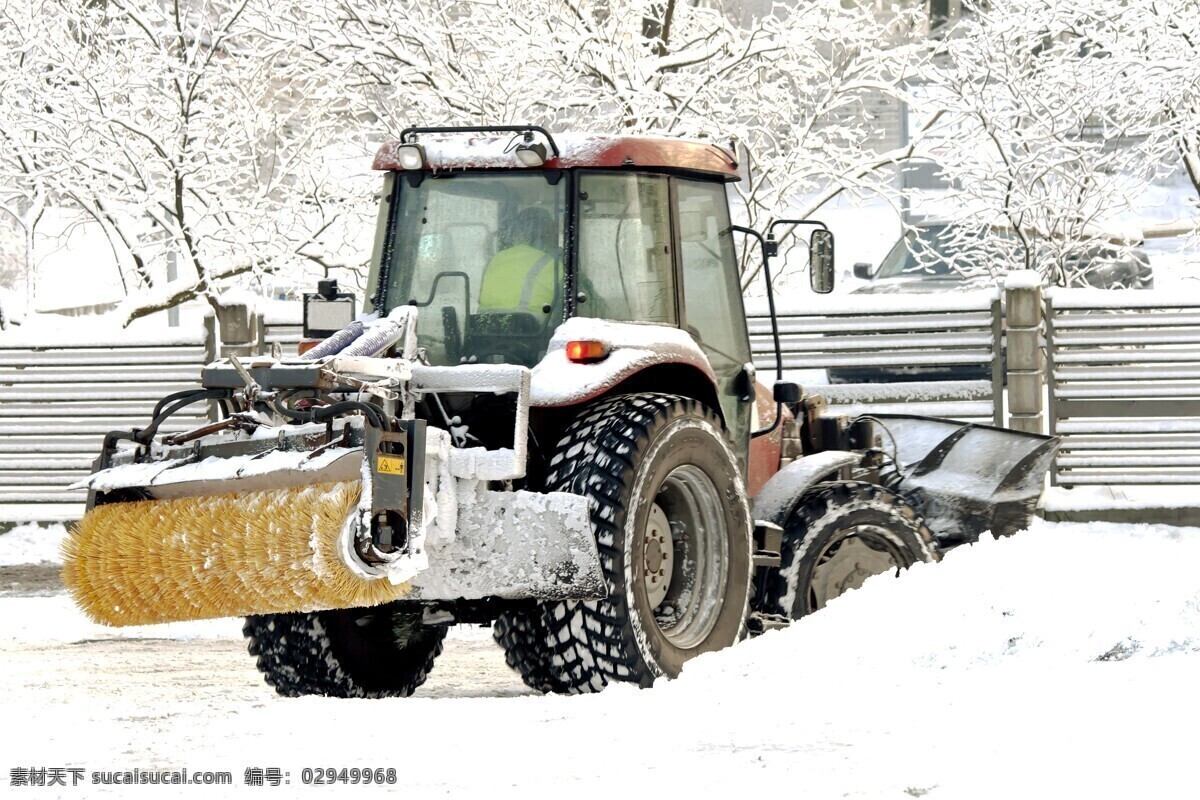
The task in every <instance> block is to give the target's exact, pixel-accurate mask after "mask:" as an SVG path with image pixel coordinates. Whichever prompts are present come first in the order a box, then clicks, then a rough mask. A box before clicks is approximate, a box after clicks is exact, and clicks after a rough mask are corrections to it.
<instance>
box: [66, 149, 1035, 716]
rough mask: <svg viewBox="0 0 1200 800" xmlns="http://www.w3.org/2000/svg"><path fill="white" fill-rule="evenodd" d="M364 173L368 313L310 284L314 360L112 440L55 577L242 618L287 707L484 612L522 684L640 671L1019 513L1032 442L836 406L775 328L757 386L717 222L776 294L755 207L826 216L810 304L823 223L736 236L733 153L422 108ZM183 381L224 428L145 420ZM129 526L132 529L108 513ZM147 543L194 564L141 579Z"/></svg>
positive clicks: (767, 240)
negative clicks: (763, 214)
mask: <svg viewBox="0 0 1200 800" xmlns="http://www.w3.org/2000/svg"><path fill="white" fill-rule="evenodd" d="M375 168H376V169H379V170H381V171H383V172H384V189H383V195H382V198H383V199H382V203H381V205H380V212H379V225H378V235H377V238H376V251H375V257H374V260H373V262H372V268H371V273H370V281H369V286H370V297H369V298H368V301H367V306H366V309H365V314H363V315H361V316H359V318H358V319H352V318H351V315H350V314H348V313H347V314H346V317H345V318H344V319H340V320H338V319H337V317H338V309H342V310H343V311H345V310H346V309H347V306H346V305H345V304H344V303H342V304H341V305H339V303H338V301H339V297H338V296H337V295H336V293H335V292H333V291H331V287H326V291H325V292H324V294H323V295H313V296H309V298H307V304H306V306H307V308H306V313H307V325H308V326H309V327H310V328H312V329H313V330H317V331H320V332H321V333H322V334H324V335H325V336H326V338H325V339H324V340H323V341H321V342H320V344H318V345H317V346H316V347H315V348H314V349H312V350H309V351H308V352H306V353H304V354H303V355H302V356H300V357H299V358H286V359H280V358H269V357H266V356H259V357H256V358H249V359H236V358H228V359H224V360H222V361H219V362H217V363H214V364H212V365H209V366H208V367H207V368H206V369H205V370H204V373H203V385H204V388H203V389H200V390H196V391H195V392H194V393H192V394H187V395H183V396H180V397H176V398H174V399H168V401H164V403H165V405H162V406H161V407H160V409H159V412H158V413H157V414H156V417H155V420H154V421H153V422H152V423H151V425H150V426H149V427H148V428H146V429H142V430H138V431H134V432H123V433H114V434H111V435H110V437H109V439H108V440H107V441H106V446H105V450H104V453H103V454H102V456H101V459H100V461H99V462H98V463H97V471H96V473H95V474H93V476H92V477H91V479H90V483H89V485H90V488H91V510H90V511H89V514H88V517H87V518H85V520H84V522H83V523H82V524H81V526H80V527H79V529H78V530H77V532H76V534H75V537H74V539H75V544H74V548H75V553H74V554H73V557H72V559H71V560H70V561H69V563H68V565H67V570H66V573H67V579H68V584H69V585H70V586H71V587H72V589H73V591H74V592H75V593H76V596H77V597H78V598H79V600H80V602H81V603H82V604H83V605H84V606H85V608H87V609H88V611H89V613H91V614H92V615H93V616H94V617H96V618H98V619H103V620H105V621H108V622H111V623H113V624H125V623H129V622H145V621H151V620H153V619H156V618H163V619H166V618H193V617H198V616H220V615H244V616H246V617H247V620H246V626H245V631H246V634H247V636H248V637H249V639H250V650H251V652H252V653H253V654H255V655H257V656H258V663H259V667H260V668H261V669H262V671H263V672H264V673H265V674H266V677H267V680H268V682H269V683H271V684H273V685H274V686H275V687H276V688H277V689H278V691H279V692H281V693H283V694H286V695H302V694H313V693H316V694H331V695H341V696H388V695H408V694H411V693H412V691H413V690H414V689H415V688H416V687H417V686H419V685H420V683H421V682H422V681H423V680H424V678H425V676H426V674H427V672H428V671H429V669H430V667H431V666H432V664H433V660H434V658H435V657H436V656H437V655H438V653H440V652H441V646H442V640H443V638H444V636H445V632H446V628H447V626H449V625H451V624H455V623H483V624H488V623H491V624H494V626H495V627H494V630H495V637H496V640H497V641H498V642H499V643H500V644H501V645H502V646H503V648H504V650H505V653H506V657H507V660H508V663H509V664H510V665H511V666H512V667H513V668H514V669H516V670H517V671H518V672H520V674H521V676H522V677H523V678H524V680H525V681H526V683H528V684H529V685H530V686H533V687H535V688H537V689H539V690H542V691H554V692H581V691H594V690H598V689H601V688H603V687H604V686H605V685H606V684H607V683H609V682H610V681H630V682H634V683H637V684H640V685H642V686H649V685H651V684H652V683H653V682H654V681H655V680H656V679H657V678H659V677H663V676H667V677H673V676H676V675H678V674H679V673H680V671H681V670H682V669H683V667H684V664H685V662H687V661H688V660H689V659H691V658H693V657H695V656H697V655H699V654H701V653H706V652H710V651H713V650H718V649H720V648H724V647H728V646H729V645H732V644H734V643H735V642H737V641H739V640H740V639H742V638H744V637H745V636H747V635H748V634H751V633H755V632H759V631H762V630H764V629H767V628H770V627H778V626H782V625H786V624H787V622H788V621H789V620H791V619H795V618H797V617H800V616H803V615H804V614H808V613H810V612H812V611H814V610H817V609H819V608H821V607H822V606H824V605H825V604H826V603H827V602H829V601H830V600H831V599H833V598H834V597H836V596H838V595H839V594H841V593H843V592H845V591H847V590H850V589H853V588H856V587H858V586H859V585H861V583H862V582H863V580H864V579H865V578H867V577H868V576H870V575H875V574H879V573H883V572H889V571H892V572H894V571H897V570H898V569H901V568H905V567H908V566H910V565H911V564H913V563H914V562H917V561H929V560H934V559H936V558H938V556H939V553H940V552H941V551H942V550H944V549H945V548H947V547H950V546H953V545H955V544H958V543H961V542H964V541H969V540H971V539H973V538H975V537H977V536H978V535H979V534H980V533H981V532H983V531H987V530H990V531H992V532H993V533H995V534H997V535H999V534H1002V533H1010V532H1012V531H1015V530H1018V529H1020V528H1022V527H1024V526H1025V525H1026V524H1028V520H1029V516H1030V514H1031V512H1032V509H1033V505H1034V503H1035V502H1036V500H1037V497H1038V496H1039V495H1040V492H1041V487H1042V482H1043V477H1044V474H1045V470H1046V468H1047V467H1048V464H1049V461H1050V459H1051V457H1052V456H1053V452H1054V448H1055V446H1056V442H1055V441H1054V440H1053V439H1050V438H1047V437H1039V436H1033V435H1027V434H1019V433H1014V432H1010V431H1004V430H1000V429H995V428H988V427H985V426H976V425H967V424H962V423H957V422H951V421H947V420H935V419H928V418H920V417H909V416H884V415H874V416H862V417H857V418H849V417H844V416H834V415H829V414H827V413H825V406H824V403H823V402H822V401H821V399H820V398H819V397H814V396H809V397H805V396H803V395H802V392H801V390H800V388H799V387H798V386H796V385H795V384H792V383H787V382H784V381H783V380H782V377H783V376H782V371H781V370H780V369H779V368H778V365H779V364H780V359H779V357H778V347H779V335H778V332H777V331H776V333H775V337H774V341H775V347H776V366H777V373H778V374H777V378H779V380H778V381H777V382H776V383H775V386H774V390H773V391H772V390H769V389H765V388H763V387H762V385H761V384H759V382H758V380H757V375H756V371H755V367H754V365H753V363H752V357H751V348H750V340H749V337H748V335H747V328H746V317H745V312H744V309H743V305H742V294H741V291H740V285H739V270H738V263H739V262H738V256H737V250H736V243H735V234H739V233H740V234H742V235H746V236H749V237H751V238H750V239H749V240H747V241H749V242H750V243H751V244H752V245H756V246H757V247H758V249H759V252H760V253H761V256H762V258H763V267H764V274H765V275H766V276H767V292H768V298H770V296H771V294H770V292H771V288H770V279H769V260H770V258H771V257H772V256H774V255H775V251H776V249H777V245H776V243H775V240H774V237H772V236H771V235H770V233H769V232H770V231H771V230H773V229H774V228H775V226H776V225H779V224H788V225H789V226H793V227H795V226H798V225H807V226H808V227H810V228H811V229H813V232H812V234H811V239H810V242H809V247H810V271H811V277H812V285H813V288H814V289H815V290H816V291H818V292H827V291H829V290H830V289H831V288H832V282H833V241H832V236H831V235H830V234H829V232H828V231H827V230H825V229H824V227H823V226H821V225H820V224H819V223H808V222H806V221H796V220H790V221H788V220H784V221H780V222H777V223H773V224H772V226H770V228H768V235H767V236H766V237H763V236H761V235H760V234H758V233H756V232H755V231H752V230H750V229H747V228H741V227H739V226H736V225H733V224H732V222H731V219H730V212H729V204H728V202H727V196H726V186H727V184H729V183H730V182H733V181H736V180H738V169H737V163H736V158H735V155H734V153H732V152H731V151H729V150H727V149H724V148H722V147H720V146H717V145H714V144H710V143H700V142H688V141H675V140H667V139H658V138H648V137H634V136H618V137H566V136H559V137H556V136H552V135H551V134H550V133H548V132H547V131H545V130H543V129H541V128H538V127H535V126H512V127H508V126H501V127H489V128H411V129H409V130H406V131H404V133H403V134H402V136H401V138H400V140H399V141H397V142H394V143H391V144H388V145H386V146H384V147H383V148H382V149H381V150H380V152H379V154H378V156H377V157H376V159H375ZM773 308H774V305H773V301H772V323H773V324H774V313H773ZM202 401H203V402H209V403H213V404H214V405H215V406H218V407H220V408H221V409H222V411H221V413H220V415H219V416H220V418H219V419H218V420H217V421H216V422H214V423H213V424H212V425H209V426H206V427H205V428H203V429H199V430H197V431H193V432H191V433H190V434H188V433H185V434H174V435H172V436H166V437H163V436H161V435H159V434H158V433H157V430H158V428H159V426H161V424H162V421H163V420H164V419H166V418H167V417H168V416H169V415H170V413H173V412H174V411H175V410H178V408H181V407H183V405H186V404H188V403H191V402H202ZM314 487H321V488H320V490H319V491H315V490H314ZM330 487H337V488H336V489H335V488H330ZM330 498H340V499H338V500H337V502H334V500H332V499H330ZM339 503H340V505H339ZM104 514H107V515H108V516H107V517H106V516H103V515H104ZM149 515H153V516H154V520H155V522H154V524H153V525H147V526H143V528H144V529H145V531H146V532H145V533H142V534H137V536H136V537H133V538H134V539H136V547H134V546H133V545H132V544H131V540H130V537H131V536H133V535H132V534H129V535H126V534H121V533H117V530H118V529H120V530H129V529H132V528H134V527H136V526H137V525H139V524H141V522H142V521H143V520H145V519H146V518H147V517H148V516H149ZM232 517H236V518H237V519H238V520H239V521H238V522H237V523H236V524H233V523H226V522H224V521H223V520H226V519H229V518H232ZM318 517H320V518H322V519H325V518H328V520H329V522H328V523H324V522H322V523H320V524H318V522H317V521H315V520H317V519H318ZM197 519H200V520H202V521H201V522H197V521H196V520H197ZM322 525H324V527H322ZM235 528H236V530H235ZM235 541H236V542H238V543H239V544H237V545H236V547H235V546H234V545H233V544H232V542H235ZM121 550H124V551H125V552H124V555H126V556H129V557H128V558H125V559H124V560H122V559H117V558H112V557H109V556H111V555H113V551H121ZM147 550H154V551H155V552H158V551H162V552H164V553H167V555H163V556H161V557H160V556H155V557H154V559H143V560H139V558H140V557H139V556H137V555H136V554H134V551H136V552H143V551H147ZM168 551H169V552H168ZM131 554H132V555H131ZM168 556H169V559H170V560H171V561H172V563H179V564H181V565H183V567H184V568H183V569H179V570H175V571H173V572H172V573H171V575H172V576H171V577H170V578H169V579H167V581H166V582H165V583H164V581H162V580H158V579H157V578H155V579H154V580H152V579H151V577H152V576H160V573H161V572H162V570H161V569H160V566H159V565H160V564H161V563H166V561H167V560H168ZM155 559H157V560H155ZM118 561H120V563H121V566H119V567H114V566H112V565H113V564H114V563H117V562H118ZM231 575H237V576H239V577H238V580H232V579H231ZM335 579H336V580H335ZM335 583H336V586H334V584H335ZM152 585H153V586H152ZM331 587H333V588H331ZM175 595H178V596H180V597H186V598H188V601H187V603H183V602H179V603H175V602H173V601H172V602H164V601H163V600H162V598H164V597H173V596H175ZM167 606H170V607H171V608H170V609H166V610H164V609H165V607H167ZM131 609H132V610H131ZM160 612H161V613H160ZM156 615H157V617H156Z"/></svg>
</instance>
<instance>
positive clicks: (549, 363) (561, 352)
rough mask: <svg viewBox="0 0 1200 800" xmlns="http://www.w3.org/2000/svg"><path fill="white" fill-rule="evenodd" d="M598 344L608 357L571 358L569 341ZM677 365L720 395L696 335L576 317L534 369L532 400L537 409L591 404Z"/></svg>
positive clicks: (663, 327)
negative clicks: (627, 384) (648, 372)
mask: <svg viewBox="0 0 1200 800" xmlns="http://www.w3.org/2000/svg"><path fill="white" fill-rule="evenodd" d="M580 340H589V341H598V342H602V343H603V344H604V345H605V347H606V348H607V349H608V355H607V356H605V357H604V358H603V359H601V360H599V361H595V362H593V363H590V364H581V363H576V362H573V361H570V360H569V359H568V358H567V342H571V341H580ZM665 364H677V365H682V366H685V367H690V368H692V369H694V370H696V371H697V372H699V373H700V374H701V375H703V377H704V378H705V379H706V380H707V381H708V382H709V383H710V384H711V385H712V387H713V394H714V396H715V395H716V387H717V378H716V374H715V373H714V372H713V369H712V365H711V364H709V363H708V357H707V356H705V355H704V351H703V350H701V349H700V346H699V345H697V344H696V342H695V340H694V339H692V337H691V335H690V334H688V333H687V332H686V331H682V330H680V329H679V328H672V327H669V326H667V325H653V324H651V325H647V324H644V323H634V322H614V321H611V320H604V319H590V318H586V317H572V318H571V319H569V320H567V321H566V322H564V323H563V324H562V325H560V326H558V329H557V330H556V331H555V332H554V336H553V338H551V340H550V346H549V349H548V350H547V352H546V355H545V357H544V358H542V360H541V361H539V362H538V364H537V366H535V367H534V368H533V375H532V378H531V381H530V392H529V400H530V405H532V406H533V407H535V408H554V407H558V406H571V405H577V404H579V403H584V402H587V401H588V400H592V399H594V398H596V397H599V396H600V395H602V394H604V393H605V392H607V391H608V390H609V389H612V388H613V387H614V386H616V385H618V384H620V383H622V382H624V381H626V380H628V379H629V378H631V377H633V376H634V375H637V374H638V373H640V372H642V371H644V370H646V369H649V368H651V367H658V366H661V365H665Z"/></svg>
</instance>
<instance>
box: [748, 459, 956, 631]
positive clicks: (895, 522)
mask: <svg viewBox="0 0 1200 800" xmlns="http://www.w3.org/2000/svg"><path fill="white" fill-rule="evenodd" d="M781 556H782V559H781V563H780V568H779V572H778V574H777V575H776V576H775V578H774V582H773V585H772V591H771V593H770V597H771V599H772V601H773V605H774V610H775V611H777V612H780V613H784V614H787V615H788V616H789V617H791V618H792V619H799V618H800V617H803V616H805V615H807V614H811V613H812V612H814V611H817V610H819V609H821V608H824V607H825V605H826V604H827V603H828V602H829V601H830V600H833V599H834V598H836V597H839V596H841V595H842V594H845V593H846V592H848V591H851V590H853V589H857V588H859V587H860V586H862V584H863V582H864V581H865V580H866V579H867V578H869V577H871V576H873V575H879V574H882V573H885V572H892V571H894V572H895V573H896V574H897V575H899V573H900V570H901V569H908V568H909V567H911V566H912V565H913V564H915V563H916V562H918V561H935V560H936V555H935V549H934V545H933V534H932V533H931V532H930V530H929V528H927V527H926V526H925V524H924V522H922V521H921V518H920V516H918V514H917V512H916V510H915V509H914V508H913V507H912V506H910V505H909V504H908V503H906V502H905V501H904V498H902V497H901V496H900V495H898V494H896V493H895V492H892V491H889V490H888V489H885V488H883V487H882V486H877V485H875V484H871V483H861V482H858V481H834V482H830V483H820V484H817V485H816V486H814V487H813V488H812V489H810V490H809V491H808V492H806V493H805V495H804V497H803V498H802V499H801V501H800V504H799V505H798V506H797V507H796V509H795V510H794V511H793V512H792V514H791V515H790V516H789V518H788V520H787V524H786V525H785V526H784V537H783V552H782V553H781Z"/></svg>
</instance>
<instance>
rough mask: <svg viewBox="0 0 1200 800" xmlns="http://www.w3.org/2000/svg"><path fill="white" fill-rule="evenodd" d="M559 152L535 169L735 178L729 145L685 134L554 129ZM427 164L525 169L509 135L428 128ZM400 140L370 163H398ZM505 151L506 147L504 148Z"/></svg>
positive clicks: (386, 166)
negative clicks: (670, 172)
mask: <svg viewBox="0 0 1200 800" xmlns="http://www.w3.org/2000/svg"><path fill="white" fill-rule="evenodd" d="M554 141H555V143H556V144H557V145H558V148H559V151H560V154H559V156H558V157H557V158H554V157H551V158H549V159H547V161H546V163H545V165H544V166H542V167H535V168H534V169H573V168H585V169H586V168H594V169H605V168H609V169H612V168H634V169H638V168H640V169H662V170H679V171H684V172H700V173H705V174H707V175H712V176H718V177H720V178H722V179H723V180H726V181H736V180H738V172H737V163H736V161H735V160H734V158H733V156H732V155H731V153H730V151H729V149H728V148H727V147H722V146H720V145H716V144H713V143H711V142H701V141H696V140H688V139H666V138H660V137H651V136H594V135H581V134H574V135H572V134H557V135H555V137H554ZM419 142H420V144H421V145H422V146H423V147H424V148H425V159H426V162H427V163H428V166H429V168H430V169H432V170H434V171H442V170H476V169H529V168H528V167H526V166H524V165H523V164H522V163H521V162H520V161H519V160H518V159H517V157H516V154H515V153H514V152H513V150H512V148H511V147H510V144H513V143H514V139H513V136H511V135H505V136H494V135H471V134H447V135H439V134H431V135H427V136H424V137H422V138H420V139H419ZM400 144H401V143H400V141H392V142H388V143H386V144H384V145H383V146H382V147H381V148H379V152H378V153H376V155H375V163H374V165H373V167H374V169H378V170H393V169H396V170H398V169H401V166H400V162H399V160H398V158H397V153H396V150H397V148H399V147H400ZM506 151H507V152H506Z"/></svg>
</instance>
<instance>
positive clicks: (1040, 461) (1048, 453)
mask: <svg viewBox="0 0 1200 800" xmlns="http://www.w3.org/2000/svg"><path fill="white" fill-rule="evenodd" d="M871 418H872V419H873V420H875V421H876V423H877V426H878V427H879V428H881V429H883V431H884V435H883V437H882V442H881V446H882V448H883V449H884V450H887V449H888V448H889V447H890V446H894V447H895V449H896V452H895V460H896V467H897V469H898V470H899V472H900V481H899V489H900V491H901V492H902V493H903V494H904V495H905V497H907V498H908V499H909V500H910V501H911V502H912V503H913V504H914V505H915V506H916V507H917V509H918V510H919V511H920V512H921V513H922V514H923V515H924V517H925V520H926V523H927V524H928V525H929V527H930V528H931V529H932V530H933V531H934V533H935V534H937V535H938V537H939V539H940V540H942V541H943V542H946V543H959V542H965V541H974V540H975V539H977V538H978V537H979V535H980V534H981V533H983V532H984V531H989V530H990V531H991V532H992V533H993V534H994V535H995V536H1008V535H1011V534H1013V533H1016V532H1017V531H1020V530H1024V529H1025V528H1028V527H1029V523H1030V521H1031V519H1032V518H1033V513H1034V509H1035V507H1036V506H1037V502H1038V499H1039V498H1040V497H1041V495H1042V489H1043V486H1044V484H1045V478H1046V472H1047V470H1048V469H1049V468H1050V464H1051V462H1052V461H1053V459H1054V454H1055V451H1057V449H1058V445H1059V440H1058V438H1057V437H1052V436H1043V435H1040V434H1035V433H1023V432H1020V431H1011V430H1006V429H1004V428H995V427H992V426H990V425H975V424H971V423H963V422H957V421H954V420H948V419H938V418H935V417H917V416H909V415H904V414H875V415H872V416H871ZM889 434H890V439H889Z"/></svg>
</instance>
